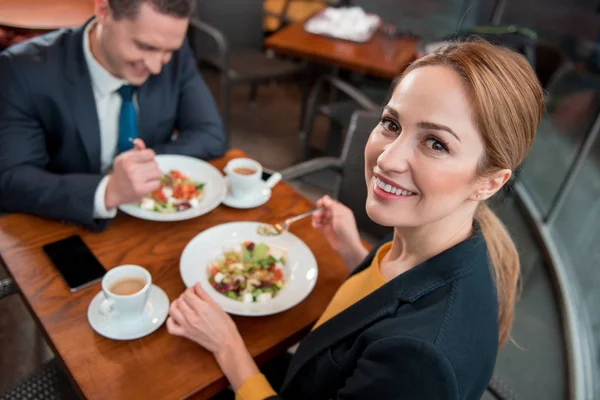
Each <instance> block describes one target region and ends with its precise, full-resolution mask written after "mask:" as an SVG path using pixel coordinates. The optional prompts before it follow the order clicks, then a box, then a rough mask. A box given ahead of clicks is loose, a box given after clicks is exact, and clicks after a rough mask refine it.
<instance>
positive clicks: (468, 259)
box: [272, 233, 498, 400]
mask: <svg viewBox="0 0 600 400" xmlns="http://www.w3.org/2000/svg"><path fill="white" fill-rule="evenodd" d="M389 240H391V236H390V237H388V238H387V240H386V241H389ZM376 250H377V249H375V250H373V251H372V252H371V253H370V254H369V256H368V257H367V258H366V259H365V260H364V261H363V263H362V264H361V265H360V266H359V267H358V268H357V270H356V271H355V272H354V273H356V272H359V271H361V270H363V269H365V268H366V267H368V266H369V265H370V264H371V261H372V260H373V257H374V255H375V252H376ZM497 307H498V305H497V298H496V290H495V286H494V282H493V279H492V275H491V271H490V266H489V265H488V258H487V247H486V245H485V241H484V239H483V237H482V235H481V233H476V234H475V235H474V236H472V237H471V238H470V239H467V240H465V241H464V242H461V243H459V244H457V245H456V246H454V247H452V248H450V249H448V250H446V251H444V252H442V253H441V254H439V255H437V256H435V257H433V258H432V259H430V260H428V261H426V262H424V263H422V264H420V265H418V266H416V267H414V268H413V269H411V270H409V271H407V272H406V273H404V274H402V275H400V276H398V277H396V278H395V279H393V280H391V281H390V282H388V283H387V284H385V285H384V286H383V287H381V288H380V289H378V290H376V291H375V292H373V293H371V294H370V295H369V296H367V297H365V298H364V299H362V300H360V301H359V302H358V303H356V304H354V305H352V306H351V307H349V308H348V309H346V310H345V311H343V312H342V313H340V314H338V315H336V316H335V317H333V318H332V319H330V320H328V321H326V322H325V323H324V324H323V325H321V326H319V327H318V328H317V329H315V330H314V331H312V332H311V333H310V334H309V335H308V336H307V337H306V338H305V339H304V340H303V341H302V342H301V344H300V347H299V348H298V350H297V352H296V354H295V355H294V356H293V358H292V361H291V364H290V367H289V369H288V372H287V375H286V378H285V381H284V383H283V387H282V388H281V390H280V393H281V397H282V398H285V399H288V400H289V399H311V400H316V399H344V400H345V399H357V400H358V399H361V400H362V399H364V400H366V399H376V400H379V399H403V400H408V399H411V400H413V399H414V400H425V399H432V400H433V399H435V400H440V399H465V400H466V399H480V398H481V396H482V394H483V392H484V390H485V388H486V386H487V384H488V382H489V381H490V379H491V376H492V372H493V369H494V364H495V361H496V354H497V351H498V312H497ZM275 398H277V397H273V398H272V399H275Z"/></svg>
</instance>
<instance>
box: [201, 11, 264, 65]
mask: <svg viewBox="0 0 600 400" xmlns="http://www.w3.org/2000/svg"><path fill="white" fill-rule="evenodd" d="M196 15H197V17H198V19H199V20H200V21H203V22H205V23H207V24H209V25H211V26H213V27H214V28H216V29H218V30H219V31H221V33H222V34H223V35H224V36H225V38H226V39H227V42H228V44H229V48H230V49H231V50H242V49H244V50H262V47H263V41H264V37H263V28H262V23H263V1H262V0H198V3H197V10H196ZM194 44H195V49H196V51H199V52H200V54H213V53H216V52H217V47H216V45H215V43H214V41H212V40H209V39H204V40H201V41H200V43H194Z"/></svg>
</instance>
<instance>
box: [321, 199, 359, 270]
mask: <svg viewBox="0 0 600 400" xmlns="http://www.w3.org/2000/svg"><path fill="white" fill-rule="evenodd" d="M317 206H318V207H323V210H321V211H317V212H316V213H314V214H313V216H312V225H313V227H315V228H317V229H318V230H319V231H321V233H322V234H323V235H324V236H325V238H326V239H327V241H328V242H329V245H330V246H331V247H332V248H333V249H334V250H335V251H336V252H337V253H338V254H339V255H340V257H341V258H342V259H343V260H344V263H345V264H346V266H347V267H348V268H349V269H350V270H352V269H353V268H354V267H356V266H357V265H358V264H359V263H360V262H361V261H362V260H363V259H364V258H365V257H366V255H367V254H368V251H367V249H365V248H364V246H363V245H362V242H361V241H360V235H359V233H358V227H357V226H356V219H355V218H354V214H353V213H352V210H350V209H349V208H348V207H346V206H345V205H343V204H342V203H340V202H338V201H335V200H333V199H332V198H331V197H329V196H324V197H322V198H321V199H319V201H317Z"/></svg>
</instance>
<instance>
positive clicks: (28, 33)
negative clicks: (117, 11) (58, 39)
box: [0, 0, 94, 51]
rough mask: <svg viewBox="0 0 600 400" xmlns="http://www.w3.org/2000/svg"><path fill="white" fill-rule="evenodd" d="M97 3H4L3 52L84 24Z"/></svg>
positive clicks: (0, 10) (0, 12) (0, 13)
mask: <svg viewBox="0 0 600 400" xmlns="http://www.w3.org/2000/svg"><path fill="white" fill-rule="evenodd" d="M93 13H94V0H1V5H0V51H1V50H3V49H4V48H6V47H8V46H11V45H13V44H17V43H19V42H23V41H25V40H27V39H30V38H32V37H35V36H38V35H43V34H45V33H48V32H50V31H53V30H55V29H59V28H68V27H72V26H77V25H81V24H83V23H84V22H85V21H86V20H87V19H88V18H90V17H91V16H92V14H93Z"/></svg>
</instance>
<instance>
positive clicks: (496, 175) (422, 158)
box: [365, 42, 544, 344]
mask: <svg viewBox="0 0 600 400" xmlns="http://www.w3.org/2000/svg"><path fill="white" fill-rule="evenodd" d="M543 112H544V103H543V94H542V91H541V88H540V85H539V83H538V81H537V79H536V78H535V76H534V75H533V70H532V69H531V67H530V66H529V64H528V62H527V61H526V60H525V59H524V58H523V57H521V56H520V55H518V54H517V53H514V52H512V51H510V50H507V49H503V48H497V47H493V46H491V45H490V44H488V43H486V42H471V43H463V44H453V45H450V46H449V47H447V48H445V49H443V50H442V51H440V52H439V53H437V54H433V55H431V56H429V57H426V58H424V59H422V60H419V61H417V62H415V63H413V64H412V65H411V66H410V67H409V68H408V69H407V70H406V71H405V73H404V74H403V76H402V78H401V79H400V81H399V84H398V85H397V87H396V88H395V90H394V92H393V95H392V97H391V99H390V101H389V103H388V105H387V106H386V107H385V110H384V113H383V116H382V121H381V124H380V125H379V126H378V127H376V128H375V130H374V131H373V133H372V135H371V137H370V140H369V142H368V144H367V148H366V151H365V156H366V171H365V174H366V179H367V183H369V182H372V183H371V186H372V187H373V190H369V196H368V199H367V206H366V209H367V213H368V214H369V217H370V218H371V219H373V220H374V221H375V222H378V223H380V224H382V225H385V226H393V227H406V228H422V227H428V228H426V229H427V231H429V232H431V233H433V232H435V233H436V235H437V236H440V235H442V236H444V235H447V236H448V237H449V238H451V237H452V235H453V234H456V237H458V238H460V237H462V238H464V237H465V235H464V231H465V230H466V231H467V232H468V234H467V236H469V235H470V231H471V228H470V227H471V223H470V221H471V220H472V219H473V217H474V218H475V221H476V222H477V223H478V224H479V225H480V227H481V230H482V233H483V236H484V237H485V240H486V243H487V247H488V253H489V257H490V261H491V266H492V269H493V273H494V278H495V282H496V290H497V294H498V303H499V325H500V326H499V329H500V332H499V339H500V343H501V344H503V343H504V342H505V341H506V339H507V337H508V334H509V331H510V327H511V324H512V314H513V308H514V301H515V292H516V283H517V279H518V275H519V260H518V255H517V251H516V248H515V246H514V244H513V242H512V240H511V239H510V236H509V234H508V232H507V231H506V229H505V227H504V226H503V225H502V223H501V222H500V221H499V219H498V218H497V217H496V216H495V215H494V214H493V212H492V211H491V210H490V209H489V208H488V207H487V206H486V205H485V203H483V201H484V200H486V199H488V198H490V197H491V196H492V195H494V194H495V193H496V192H497V191H498V190H499V189H500V188H501V187H502V186H503V185H504V184H505V183H506V182H507V181H508V179H509V178H510V176H511V172H512V171H513V170H514V169H515V168H516V167H517V166H518V165H519V164H520V163H521V161H522V160H523V159H524V158H525V156H526V155H527V153H528V152H529V150H530V149H531V146H532V144H533V140H534V137H535V132H536V129H537V126H538V125H539V123H540V120H541V117H542V114H543ZM382 183H385V184H386V185H385V187H383V188H382V186H383V185H382ZM402 185H404V186H402ZM388 186H389V188H388ZM394 188H396V190H394ZM386 189H387V190H386ZM399 189H400V190H401V194H402V195H401V196H398V195H397V194H398V190H399ZM406 190H409V191H410V193H411V195H410V196H408V199H410V201H412V203H410V204H401V203H398V204H397V203H396V202H391V201H389V200H394V199H403V198H406V196H405V195H404V194H405V191H406ZM390 193H392V194H395V196H392V197H390V196H389V194H390ZM380 200H384V201H380ZM390 216H393V217H390ZM461 230H462V231H463V232H461ZM444 232H445V233H444ZM454 240H455V239H454ZM394 255H395V253H394V251H392V252H391V254H390V257H394ZM392 274H393V272H392Z"/></svg>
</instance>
